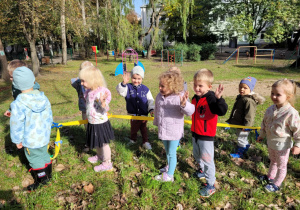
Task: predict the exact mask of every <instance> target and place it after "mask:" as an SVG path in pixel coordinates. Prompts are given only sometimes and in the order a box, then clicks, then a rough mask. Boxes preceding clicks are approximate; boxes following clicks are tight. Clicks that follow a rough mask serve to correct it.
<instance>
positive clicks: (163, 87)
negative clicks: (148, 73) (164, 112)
mask: <svg viewBox="0 0 300 210" xmlns="http://www.w3.org/2000/svg"><path fill="white" fill-rule="evenodd" d="M159 92H160V94H162V95H163V96H165V97H167V96H169V95H171V94H172V93H173V92H172V91H171V89H170V88H169V86H168V84H167V82H166V80H164V79H161V80H160V81H159Z"/></svg>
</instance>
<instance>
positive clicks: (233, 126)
mask: <svg viewBox="0 0 300 210" xmlns="http://www.w3.org/2000/svg"><path fill="white" fill-rule="evenodd" d="M107 117H108V119H109V118H118V119H127V120H147V121H153V119H154V117H145V116H131V115H113V114H108V115H107ZM87 123H88V121H87V120H77V121H71V122H65V123H54V122H53V125H52V128H54V127H56V128H57V133H56V140H55V142H54V143H55V152H54V155H53V156H51V160H53V159H55V158H56V157H57V156H58V153H59V150H60V147H61V144H62V140H61V139H60V130H59V129H60V128H61V127H62V126H73V125H82V124H87ZM184 123H186V124H192V121H191V120H184ZM217 127H224V128H242V129H247V130H255V132H256V133H257V130H260V127H248V126H241V125H231V124H227V123H217ZM48 149H49V146H48Z"/></svg>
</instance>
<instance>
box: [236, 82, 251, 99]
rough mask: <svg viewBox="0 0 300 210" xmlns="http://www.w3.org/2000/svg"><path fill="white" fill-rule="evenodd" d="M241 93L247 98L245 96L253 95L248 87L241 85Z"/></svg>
mask: <svg viewBox="0 0 300 210" xmlns="http://www.w3.org/2000/svg"><path fill="white" fill-rule="evenodd" d="M239 92H240V95H242V96H245V95H249V94H250V93H251V90H250V88H249V86H248V85H246V84H244V83H241V84H239Z"/></svg>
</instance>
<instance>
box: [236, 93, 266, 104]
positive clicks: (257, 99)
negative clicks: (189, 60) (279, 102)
mask: <svg viewBox="0 0 300 210" xmlns="http://www.w3.org/2000/svg"><path fill="white" fill-rule="evenodd" d="M241 97H249V98H252V99H253V100H254V101H255V102H256V103H257V104H263V103H264V102H265V100H266V99H265V98H264V97H263V96H261V95H260V94H259V93H255V92H253V91H252V92H251V93H250V94H249V95H244V96H241V95H238V96H237V97H236V100H238V99H240V98H241Z"/></svg>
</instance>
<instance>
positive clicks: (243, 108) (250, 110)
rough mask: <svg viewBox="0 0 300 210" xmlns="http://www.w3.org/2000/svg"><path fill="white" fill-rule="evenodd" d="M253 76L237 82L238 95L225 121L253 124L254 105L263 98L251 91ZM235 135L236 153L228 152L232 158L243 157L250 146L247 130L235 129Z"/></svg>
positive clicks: (260, 102) (259, 102)
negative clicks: (236, 141) (236, 137)
mask: <svg viewBox="0 0 300 210" xmlns="http://www.w3.org/2000/svg"><path fill="white" fill-rule="evenodd" d="M256 81H257V80H256V79H255V78H254V77H250V76H249V77H246V78H244V79H242V80H241V82H240V84H239V93H240V94H239V95H238V96H237V97H236V101H235V103H234V105H233V109H232V111H231V114H230V117H229V119H228V120H227V121H226V122H228V123H229V124H233V125H242V126H249V127H251V126H253V124H254V118H255V112H256V106H257V105H258V104H262V103H263V102H264V101H265V98H264V97H262V96H261V95H259V94H258V93H255V92H253V89H254V87H255V84H256ZM236 135H237V136H238V139H237V140H238V147H237V150H236V153H233V154H230V156H231V157H233V158H243V155H244V153H246V152H247V151H248V149H249V147H250V144H249V141H248V135H249V131H245V129H241V128H238V129H236Z"/></svg>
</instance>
